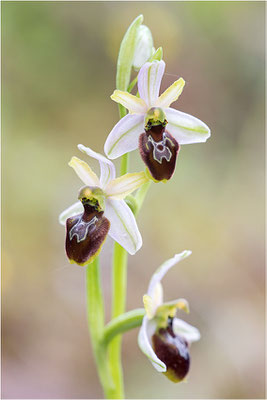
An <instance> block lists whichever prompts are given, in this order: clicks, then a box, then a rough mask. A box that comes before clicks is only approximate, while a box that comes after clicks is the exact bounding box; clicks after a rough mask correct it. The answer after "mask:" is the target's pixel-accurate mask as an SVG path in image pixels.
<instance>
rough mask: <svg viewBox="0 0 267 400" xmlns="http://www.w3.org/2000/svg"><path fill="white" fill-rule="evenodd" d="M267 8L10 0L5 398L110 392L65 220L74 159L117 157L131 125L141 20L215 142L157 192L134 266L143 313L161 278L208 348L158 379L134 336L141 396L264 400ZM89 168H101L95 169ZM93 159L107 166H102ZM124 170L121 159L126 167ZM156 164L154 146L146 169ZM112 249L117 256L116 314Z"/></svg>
mask: <svg viewBox="0 0 267 400" xmlns="http://www.w3.org/2000/svg"><path fill="white" fill-rule="evenodd" d="M264 8H265V4H264V2H128V3H127V2H4V3H2V56H3V62H2V116H3V122H2V132H3V135H2V146H3V151H2V160H3V268H2V396H3V398H35V399H36V398H78V399H82V398H102V391H101V389H100V386H99V383H98V379H97V375H96V370H95V367H94V362H93V358H92V349H91V345H90V341H89V337H88V332H87V323H86V309H85V293H84V292H85V290H84V288H85V276H84V275H85V273H84V272H85V271H84V269H83V268H80V267H77V266H73V265H70V264H69V263H68V260H67V258H66V256H65V253H64V236H65V233H64V229H63V227H62V226H60V225H59V224H58V214H59V213H60V212H61V211H62V210H63V209H64V208H66V207H67V206H68V205H70V204H72V203H73V202H74V201H76V196H77V191H78V189H79V188H80V186H81V183H80V182H79V180H78V179H77V177H76V175H75V173H74V172H73V171H72V170H71V169H70V168H69V167H68V165H67V163H68V161H69V160H70V158H71V156H72V155H76V156H81V158H84V159H86V157H85V156H84V155H80V154H79V152H78V150H77V148H76V145H77V144H78V143H83V144H85V145H87V146H90V147H92V148H93V149H94V150H96V151H99V152H103V144H104V142H105V139H106V136H107V134H108V133H109V131H110V130H111V128H112V127H113V125H114V124H115V123H116V122H117V120H118V110H117V106H116V104H115V103H113V102H112V101H111V100H110V98H109V96H110V94H111V93H112V91H113V89H114V86H115V73H116V58H117V53H118V49H119V45H120V41H121V39H122V37H123V34H124V32H125V30H126V29H127V27H128V25H129V24H130V23H131V21H132V20H133V19H134V18H135V17H136V16H137V15H139V14H141V13H142V14H143V15H144V23H145V24H146V25H148V26H149V27H150V29H151V31H152V33H153V37H154V44H155V47H159V46H163V49H164V59H165V61H166V63H167V68H166V74H165V76H164V79H163V84H162V90H164V89H165V88H166V87H168V86H169V85H170V84H171V83H172V82H173V81H174V80H175V79H177V78H178V77H180V76H182V77H183V78H184V79H185V80H186V82H187V83H186V87H185V89H184V92H183V94H182V96H181V97H180V98H179V100H178V101H177V102H176V103H175V104H174V107H175V108H178V109H179V110H182V111H184V112H188V113H190V114H192V115H194V116H197V117H199V118H200V119H202V120H203V121H205V122H206V123H207V124H208V125H209V126H210V128H211V130H212V137H211V138H210V139H209V140H208V142H207V143H206V144H198V145H188V146H183V148H182V150H181V152H180V155H179V159H178V164H177V168H176V172H175V175H174V177H173V179H172V180H171V181H170V182H169V183H168V184H166V185H164V184H158V185H153V187H152V188H151V190H150V192H149V194H148V196H147V198H146V201H145V204H144V208H143V210H142V212H141V213H140V215H139V217H138V224H139V228H140V231H141V232H142V236H143V242H144V245H143V247H142V249H141V250H140V251H139V252H138V253H137V254H136V256H134V257H133V256H130V257H129V273H128V296H127V309H132V308H136V307H141V306H142V296H143V294H144V293H145V292H146V289H147V284H148V281H149V279H150V276H151V274H152V273H153V271H154V270H155V268H156V267H158V266H159V265H160V263H161V262H163V261H164V260H165V259H167V258H169V257H171V256H173V254H174V253H176V252H180V251H182V250H183V249H188V248H189V249H191V250H192V251H193V254H192V256H191V257H190V258H189V259H187V260H186V261H184V262H182V263H181V264H179V266H177V267H176V268H174V269H173V270H172V271H171V272H170V273H169V274H168V276H166V277H165V279H164V282H163V283H164V287H165V298H166V299H167V300H171V299H174V298H177V297H185V298H187V299H188V301H189V302H190V305H191V313H190V314H189V315H185V316H184V315H182V314H179V315H180V316H181V317H182V318H184V319H185V320H186V321H188V322H190V323H192V324H193V325H195V326H197V327H198V328H199V329H200V331H201V333H202V339H201V341H200V342H198V343H197V344H194V345H193V346H192V348H191V356H192V367H191V371H190V375H189V377H188V381H187V383H182V384H179V385H177V384H176V385H175V384H173V383H171V382H170V381H168V380H167V379H166V378H165V377H164V376H163V375H161V374H159V373H157V372H156V371H155V370H154V368H153V367H152V366H151V364H150V362H149V361H148V360H147V359H146V358H145V356H143V354H142V353H141V351H140V350H139V348H138V346H137V333H138V330H137V329H136V330H133V331H131V332H129V333H127V334H125V335H124V339H123V364H124V370H125V385H126V396H127V398H159V399H167V398H216V399H217V398H236V399H237V398H254V399H256V398H264V222H263V221H264V24H265V21H264V16H265V10H264ZM88 161H89V160H88ZM90 163H91V164H90V165H93V167H96V168H97V164H96V163H95V162H93V161H91V160H90ZM116 165H117V166H118V162H116ZM142 168H143V164H142V162H141V159H140V156H139V154H138V152H137V151H136V152H133V153H132V154H131V159H130V169H131V171H135V170H140V169H142ZM111 256H112V240H111V239H108V240H107V242H106V244H105V245H104V249H103V252H102V256H101V259H102V274H103V286H104V290H105V300H106V306H107V319H108V318H109V315H110V300H111V293H110V286H111V285H110V275H111V274H110V272H111V266H110V258H111Z"/></svg>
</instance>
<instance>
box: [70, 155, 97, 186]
mask: <svg viewBox="0 0 267 400" xmlns="http://www.w3.org/2000/svg"><path fill="white" fill-rule="evenodd" d="M69 166H70V167H72V168H73V169H74V171H75V172H76V174H77V175H78V177H79V178H80V179H81V180H82V181H83V183H85V185H87V186H100V182H99V179H98V177H97V176H96V174H95V173H94V171H92V170H91V168H90V167H89V165H88V164H87V163H86V162H85V161H83V160H80V159H79V158H78V157H72V158H71V160H70V162H69Z"/></svg>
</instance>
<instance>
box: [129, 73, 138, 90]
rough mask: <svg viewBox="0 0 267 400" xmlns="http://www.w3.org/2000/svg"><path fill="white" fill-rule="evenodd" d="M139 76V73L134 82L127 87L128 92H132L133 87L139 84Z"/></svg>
mask: <svg viewBox="0 0 267 400" xmlns="http://www.w3.org/2000/svg"><path fill="white" fill-rule="evenodd" d="M137 78H138V75H137V76H136V77H135V78H134V79H133V80H132V82H131V83H130V85H129V86H128V88H127V92H129V93H131V91H132V90H133V88H134V87H135V85H136V84H137Z"/></svg>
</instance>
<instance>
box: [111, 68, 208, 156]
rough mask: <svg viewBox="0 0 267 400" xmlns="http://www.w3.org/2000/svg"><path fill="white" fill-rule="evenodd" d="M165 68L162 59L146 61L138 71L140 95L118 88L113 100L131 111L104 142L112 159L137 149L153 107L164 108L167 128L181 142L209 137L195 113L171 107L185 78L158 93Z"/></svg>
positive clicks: (187, 142) (204, 139)
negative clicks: (148, 113) (194, 115)
mask: <svg viewBox="0 0 267 400" xmlns="http://www.w3.org/2000/svg"><path fill="white" fill-rule="evenodd" d="M164 70H165V62H164V61H163V60H161V61H158V60H154V61H152V62H147V63H145V64H144V65H143V66H142V68H141V69H140V71H139V74H138V92H139V95H140V98H139V97H137V96H134V95H132V94H130V93H128V92H124V91H121V90H115V91H114V93H113V94H112V96H111V99H112V100H114V101H115V102H117V103H119V104H121V105H123V106H124V107H125V108H127V109H128V110H129V114H127V115H126V116H125V117H123V118H122V119H121V120H120V121H119V122H118V123H117V124H116V125H115V126H114V128H113V129H112V131H111V132H110V134H109V135H108V137H107V140H106V143H105V147H104V150H105V153H106V155H107V157H109V158H110V159H115V158H117V157H120V156H121V155H123V154H125V153H128V152H130V151H133V150H135V149H137V148H138V145H139V136H140V135H141V134H142V133H143V132H144V131H145V119H146V115H147V112H148V111H149V110H150V109H151V108H154V107H156V108H161V109H162V110H163V112H164V114H165V116H166V120H167V125H166V130H167V131H168V132H169V133H170V134H171V135H172V136H173V137H174V139H175V140H176V141H177V142H178V144H179V145H183V144H189V143H199V142H206V140H207V139H208V138H209V137H210V129H209V127H208V126H207V125H206V124H205V123H204V122H202V121H201V120H199V119H198V118H196V117H193V116H192V115H189V114H186V113H184V112H182V111H178V110H175V109H174V108H171V107H170V105H171V104H172V103H173V102H174V101H176V100H177V99H178V97H179V96H180V94H181V93H182V90H183V87H184V85H185V81H184V80H183V79H182V78H180V79H178V80H177V81H175V82H174V83H173V84H172V85H171V86H170V87H169V88H168V89H166V90H165V92H164V93H163V94H161V96H159V90H160V85H161V80H162V77H163V74H164Z"/></svg>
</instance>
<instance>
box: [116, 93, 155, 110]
mask: <svg viewBox="0 0 267 400" xmlns="http://www.w3.org/2000/svg"><path fill="white" fill-rule="evenodd" d="M110 97H111V99H112V100H113V101H116V103H119V104H121V105H122V106H124V107H125V108H127V109H128V110H129V112H130V113H132V114H141V113H145V112H146V111H147V106H146V103H145V102H144V100H142V99H140V98H138V97H136V96H134V95H133V94H130V93H128V92H123V91H122V90H114V92H113V94H112V95H111V96H110Z"/></svg>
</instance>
